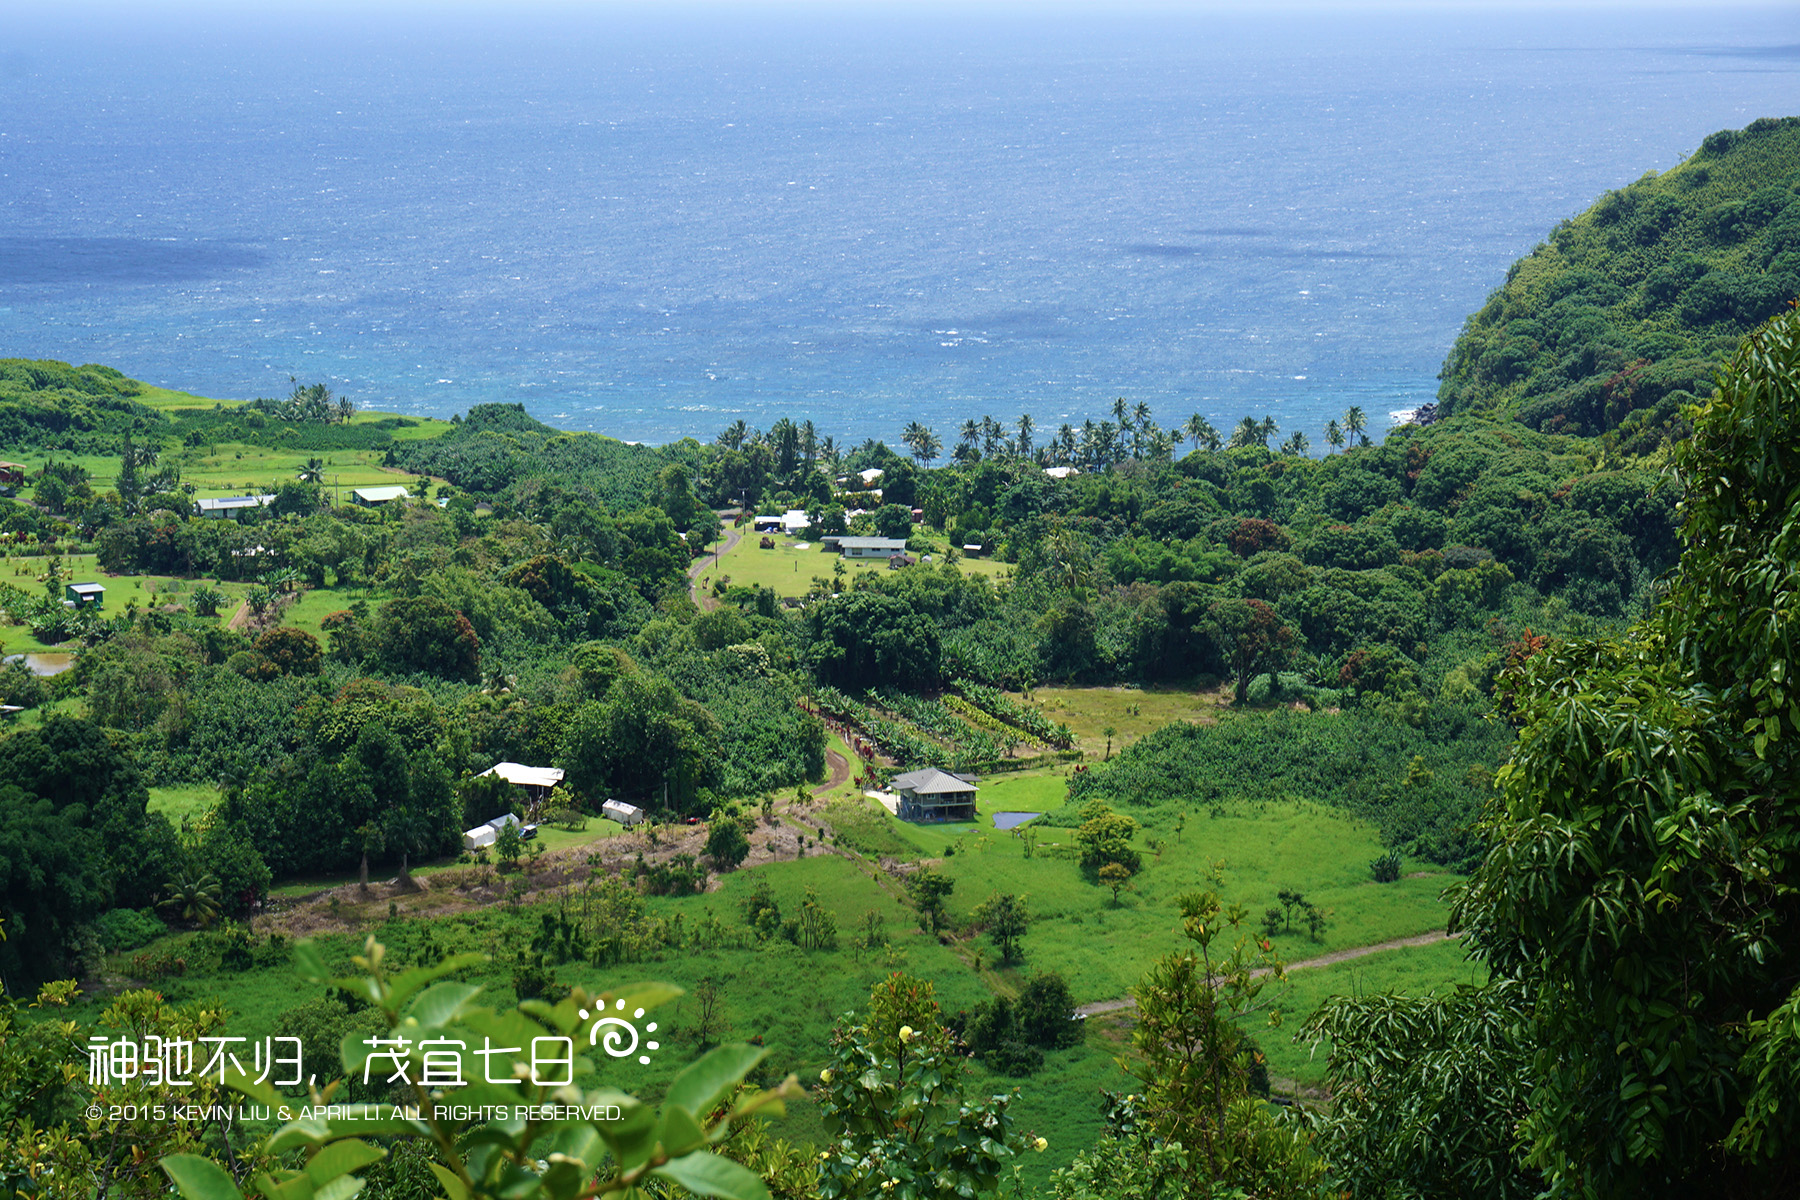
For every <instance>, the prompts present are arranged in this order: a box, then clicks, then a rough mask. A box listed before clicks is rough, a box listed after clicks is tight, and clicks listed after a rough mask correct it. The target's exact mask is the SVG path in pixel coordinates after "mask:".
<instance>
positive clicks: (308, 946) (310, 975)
mask: <svg viewBox="0 0 1800 1200" xmlns="http://www.w3.org/2000/svg"><path fill="white" fill-rule="evenodd" d="M294 966H295V967H296V968H298V970H299V972H300V977H301V978H302V979H305V980H307V981H308V982H309V983H323V982H324V981H325V980H326V979H327V978H328V977H329V976H330V974H331V972H329V971H327V970H326V969H325V959H324V956H322V955H321V954H320V953H319V947H318V943H316V942H314V941H312V940H311V939H310V938H308V939H306V940H304V941H299V942H295V943H294Z"/></svg>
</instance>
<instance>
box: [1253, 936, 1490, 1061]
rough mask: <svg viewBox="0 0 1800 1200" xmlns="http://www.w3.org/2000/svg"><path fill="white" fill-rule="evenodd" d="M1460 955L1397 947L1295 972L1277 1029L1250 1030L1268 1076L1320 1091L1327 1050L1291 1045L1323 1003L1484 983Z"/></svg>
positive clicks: (1481, 970)
mask: <svg viewBox="0 0 1800 1200" xmlns="http://www.w3.org/2000/svg"><path fill="white" fill-rule="evenodd" d="M1465 953H1466V951H1465V949H1464V947H1463V944H1462V943H1461V942H1460V941H1443V942H1434V943H1432V944H1431V945H1428V946H1402V947H1400V948H1399V949H1397V950H1383V951H1381V952H1380V953H1379V954H1367V955H1364V956H1363V957H1361V958H1352V959H1349V960H1347V961H1345V962H1341V963H1334V964H1333V965H1331V966H1329V967H1316V968H1313V969H1311V970H1306V971H1295V972H1294V973H1293V974H1292V975H1291V976H1290V977H1289V981H1288V987H1287V989H1286V994H1285V995H1284V996H1283V997H1282V1000H1281V1008H1282V1012H1283V1014H1284V1019H1283V1022H1282V1027H1281V1028H1280V1029H1264V1028H1259V1029H1255V1030H1254V1034H1255V1037H1256V1040H1257V1042H1258V1043H1259V1044H1260V1045H1261V1046H1262V1049H1263V1053H1264V1054H1265V1055H1267V1057H1268V1060H1269V1074H1270V1075H1274V1076H1280V1077H1282V1078H1285V1079H1292V1080H1294V1081H1296V1082H1298V1083H1299V1084H1300V1085H1302V1086H1303V1087H1319V1086H1322V1085H1323V1084H1324V1082H1325V1059H1326V1055H1327V1054H1328V1053H1329V1050H1330V1047H1329V1045H1321V1046H1320V1047H1318V1049H1317V1051H1315V1050H1314V1049H1313V1047H1312V1044H1311V1043H1310V1042H1300V1043H1296V1042H1295V1041H1294V1040H1293V1039H1294V1035H1295V1034H1297V1033H1298V1032H1299V1030H1300V1027H1301V1025H1302V1024H1303V1023H1304V1022H1305V1021H1306V1019H1307V1018H1308V1017H1309V1016H1311V1015H1312V1013H1313V1011H1314V1010H1315V1009H1317V1008H1318V1007H1319V1005H1320V1004H1322V1003H1323V1002H1324V1001H1325V999H1326V998H1327V997H1329V996H1365V995H1369V994H1372V993H1375V992H1400V993H1403V994H1405V995H1409V996H1422V995H1428V994H1430V993H1432V992H1438V991H1444V990H1447V989H1449V988H1451V987H1454V986H1455V985H1457V984H1459V983H1470V984H1477V985H1479V984H1482V983H1485V982H1486V981H1487V969H1486V968H1485V967H1482V966H1481V965H1479V964H1477V963H1471V962H1469V961H1468V960H1467V959H1466V958H1465V957H1464V955H1465ZM1260 1023H1261V1022H1260V1021H1258V1022H1257V1024H1260Z"/></svg>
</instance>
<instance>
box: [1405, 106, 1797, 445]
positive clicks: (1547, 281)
mask: <svg viewBox="0 0 1800 1200" xmlns="http://www.w3.org/2000/svg"><path fill="white" fill-rule="evenodd" d="M1796 295H1800V118H1797V117H1784V118H1781V119H1779V120H1774V119H1763V120H1759V121H1754V122H1752V123H1751V124H1750V126H1749V127H1748V128H1746V129H1743V130H1741V131H1736V130H1722V131H1720V132H1718V133H1715V134H1712V135H1711V136H1709V137H1708V138H1707V139H1706V140H1705V141H1704V142H1703V143H1701V145H1700V148H1699V149H1698V150H1697V151H1696V152H1695V153H1694V154H1693V155H1692V157H1690V158H1689V159H1688V160H1687V161H1686V162H1683V163H1682V164H1681V165H1680V166H1678V167H1675V168H1674V169H1672V170H1669V171H1666V172H1664V173H1662V174H1660V175H1658V174H1656V173H1655V172H1651V173H1649V174H1647V175H1645V176H1644V177H1643V178H1642V179H1640V180H1638V181H1637V182H1636V183H1634V184H1631V185H1630V186H1629V187H1625V188H1620V189H1618V190H1617V191H1611V192H1608V193H1606V195H1604V196H1602V197H1601V198H1600V199H1599V200H1598V201H1596V202H1595V203H1594V205H1593V206H1592V207H1590V208H1589V209H1588V210H1587V211H1586V212H1584V213H1582V214H1581V215H1579V216H1577V217H1574V218H1572V219H1570V220H1568V221H1564V222H1563V223H1561V224H1560V225H1558V226H1557V227H1556V229H1555V230H1554V231H1552V233H1551V235H1550V240H1549V241H1548V242H1544V243H1539V245H1538V246H1537V248H1536V249H1535V250H1533V251H1532V252H1531V253H1530V254H1529V255H1527V256H1526V257H1525V258H1522V259H1520V260H1519V261H1518V262H1516V263H1514V264H1513V266H1512V268H1511V269H1510V270H1509V271H1508V272H1507V276H1506V282H1505V283H1504V284H1503V285H1501V287H1500V288H1498V289H1497V290H1496V291H1495V292H1494V294H1493V295H1492V296H1490V297H1489V298H1488V301H1487V303H1486V304H1485V305H1483V306H1482V307H1481V309H1480V310H1479V311H1477V312H1476V313H1474V314H1473V315H1471V316H1470V317H1469V319H1468V322H1467V323H1466V325H1465V326H1464V328H1463V332H1462V334H1461V336H1460V337H1458V338H1457V340H1456V344H1455V346H1453V347H1452V348H1451V350H1450V355H1449V357H1448V358H1447V359H1446V360H1445V362H1444V368H1443V372H1442V374H1441V376H1440V377H1441V378H1442V380H1443V384H1442V386H1441V387H1440V389H1439V392H1438V400H1439V407H1440V411H1441V413H1442V415H1446V416H1447V415H1449V414H1451V413H1462V414H1469V413H1502V412H1510V413H1513V414H1515V415H1516V416H1517V418H1518V419H1519V420H1520V421H1523V422H1524V423H1525V424H1527V425H1530V426H1532V427H1533V428H1535V429H1540V430H1544V431H1547V432H1563V433H1576V434H1585V435H1588V436H1595V435H1600V434H1603V433H1613V434H1614V439H1613V440H1616V442H1617V444H1618V445H1619V447H1620V448H1621V449H1623V450H1626V451H1627V452H1634V453H1642V452H1644V451H1646V450H1650V449H1653V448H1655V446H1656V445H1657V444H1659V443H1660V442H1661V441H1663V440H1664V439H1665V438H1667V437H1668V436H1670V435H1671V434H1672V433H1676V432H1678V429H1677V427H1678V424H1679V422H1680V420H1681V418H1680V415H1679V414H1680V409H1681V406H1682V405H1683V404H1688V403H1692V402H1693V401H1694V399H1695V398H1696V397H1698V396H1702V395H1705V394H1706V393H1708V392H1710V391H1711V389H1712V378H1713V374H1714V372H1715V371H1716V370H1717V369H1718V367H1719V366H1720V364H1721V363H1722V362H1723V361H1724V359H1725V357H1726V356H1727V355H1728V354H1729V353H1730V352H1731V351H1732V350H1733V349H1734V348H1735V347H1736V346H1737V344H1738V342H1739V341H1740V340H1741V339H1742V338H1743V336H1744V334H1745V333H1746V332H1747V331H1748V330H1750V329H1751V328H1753V327H1755V326H1756V325H1757V324H1758V323H1760V322H1761V321H1763V320H1765V319H1767V318H1768V317H1770V316H1772V315H1773V314H1775V313H1777V312H1779V311H1781V309H1782V308H1783V307H1784V306H1785V305H1786V304H1787V303H1788V301H1790V300H1792V299H1794V297H1795V296H1796Z"/></svg>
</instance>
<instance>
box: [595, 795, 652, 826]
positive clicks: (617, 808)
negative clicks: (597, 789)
mask: <svg viewBox="0 0 1800 1200" xmlns="http://www.w3.org/2000/svg"><path fill="white" fill-rule="evenodd" d="M600 815H601V816H603V817H605V818H607V819H608V820H611V821H617V822H618V823H619V824H621V825H623V826H625V827H626V828H627V829H629V828H631V826H633V825H636V824H637V823H638V822H639V821H642V820H643V819H644V810H643V809H641V808H639V807H638V806H637V805H635V804H626V803H625V802H624V801H622V800H608V801H607V802H606V803H604V804H602V805H601V806H600Z"/></svg>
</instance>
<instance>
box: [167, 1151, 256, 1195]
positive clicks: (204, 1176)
mask: <svg viewBox="0 0 1800 1200" xmlns="http://www.w3.org/2000/svg"><path fill="white" fill-rule="evenodd" d="M162 1169H163V1173H164V1174H165V1175H167V1176H168V1177H169V1179H170V1180H171V1181H173V1182H174V1184H175V1186H176V1187H177V1188H178V1189H180V1191H181V1194H182V1195H183V1196H185V1197H186V1198H187V1200H243V1196H242V1194H241V1193H240V1192H239V1191H238V1188H237V1184H236V1183H234V1182H232V1179H231V1176H230V1175H227V1174H226V1173H225V1168H224V1167H221V1166H220V1165H219V1164H218V1163H216V1162H213V1161H212V1160H210V1159H205V1158H201V1157H200V1156H199V1155H196V1154H171V1155H169V1156H168V1157H167V1158H165V1159H163V1160H162Z"/></svg>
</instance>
